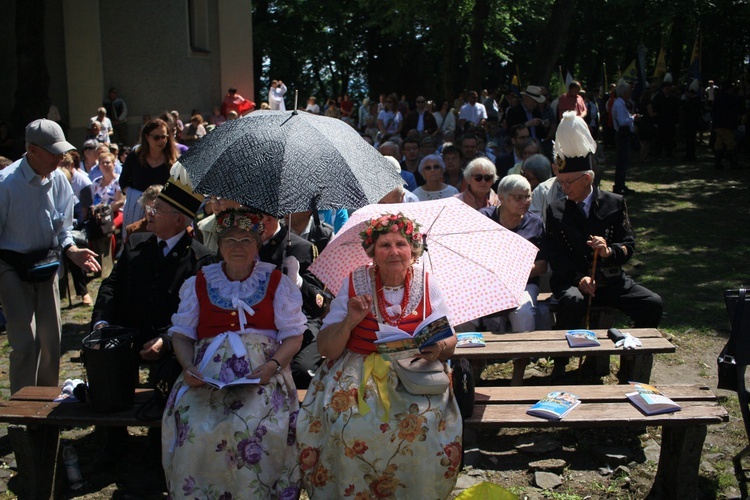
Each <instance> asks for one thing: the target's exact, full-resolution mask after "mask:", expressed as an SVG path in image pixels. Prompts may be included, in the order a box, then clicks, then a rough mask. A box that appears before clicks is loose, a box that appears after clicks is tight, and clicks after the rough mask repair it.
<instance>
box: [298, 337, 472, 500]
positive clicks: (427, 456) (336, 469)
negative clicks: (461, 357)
mask: <svg viewBox="0 0 750 500" xmlns="http://www.w3.org/2000/svg"><path fill="white" fill-rule="evenodd" d="M371 356H372V355H371ZM374 356H377V354H375V355H374ZM366 358H367V356H363V355H361V354H357V353H354V352H351V351H346V352H345V353H344V355H343V356H342V357H341V358H339V359H338V360H336V361H335V362H329V363H324V364H323V365H322V366H321V367H320V368H319V369H318V372H317V373H316V374H315V377H314V378H313V380H312V382H311V383H310V387H309V389H308V390H307V394H306V396H305V400H304V401H303V402H302V405H301V406H300V413H299V418H298V423H297V446H298V448H299V452H300V459H299V460H300V467H301V468H302V481H303V485H304V487H305V488H306V490H307V492H308V493H309V495H310V497H311V498H321V499H329V498H343V497H350V498H406V499H413V498H419V499H442V498H446V497H447V496H448V495H449V494H450V493H451V491H452V490H453V487H454V486H455V484H456V480H457V478H458V472H459V466H460V463H461V453H462V444H461V433H462V422H461V415H460V413H459V409H458V405H457V404H456V400H455V398H454V397H453V393H452V390H451V389H448V390H447V391H446V392H445V393H444V394H440V395H431V396H419V395H414V394H410V393H408V392H406V390H404V388H403V387H402V386H401V385H400V384H399V381H398V376H397V375H396V373H395V372H394V371H393V369H391V368H388V373H387V377H386V378H387V382H386V384H387V391H388V394H387V399H388V400H389V402H390V408H389V410H388V417H387V418H385V416H386V412H385V410H386V408H385V405H384V403H383V401H384V398H382V397H381V396H380V395H379V392H378V389H377V388H376V384H375V382H374V381H373V378H372V377H369V379H368V380H367V382H366V389H365V395H364V402H365V403H366V404H367V406H368V407H369V409H370V411H369V412H367V411H366V410H363V411H364V412H365V414H363V413H362V411H361V409H362V407H361V405H359V404H358V398H357V394H358V392H359V387H360V381H361V380H362V374H363V365H364V364H365V359H366ZM383 388H384V389H385V387H383Z"/></svg>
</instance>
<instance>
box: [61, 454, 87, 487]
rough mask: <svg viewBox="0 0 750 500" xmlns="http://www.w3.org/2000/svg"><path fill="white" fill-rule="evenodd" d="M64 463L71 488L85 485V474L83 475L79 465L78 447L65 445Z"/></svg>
mask: <svg viewBox="0 0 750 500" xmlns="http://www.w3.org/2000/svg"><path fill="white" fill-rule="evenodd" d="M62 456H63V463H64V464H65V472H66V473H67V475H68V481H69V482H70V489H72V490H77V489H79V488H80V487H81V486H83V476H81V468H80V466H79V465H78V454H77V453H76V449H75V448H73V446H71V445H69V444H68V445H65V447H63V451H62Z"/></svg>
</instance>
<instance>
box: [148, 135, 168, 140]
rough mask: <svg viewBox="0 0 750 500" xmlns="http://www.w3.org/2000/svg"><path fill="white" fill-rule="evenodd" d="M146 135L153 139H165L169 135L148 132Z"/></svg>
mask: <svg viewBox="0 0 750 500" xmlns="http://www.w3.org/2000/svg"><path fill="white" fill-rule="evenodd" d="M148 136H149V137H150V138H152V139H153V140H155V141H166V140H167V137H169V136H168V135H155V134H149V135H148Z"/></svg>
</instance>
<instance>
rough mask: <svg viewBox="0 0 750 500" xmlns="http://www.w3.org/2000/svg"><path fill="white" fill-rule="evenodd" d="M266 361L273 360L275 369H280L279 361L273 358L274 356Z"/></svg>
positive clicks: (278, 370)
mask: <svg viewBox="0 0 750 500" xmlns="http://www.w3.org/2000/svg"><path fill="white" fill-rule="evenodd" d="M268 361H273V362H274V363H276V371H277V372H280V371H281V363H279V361H278V360H277V359H275V358H271V359H269V360H268Z"/></svg>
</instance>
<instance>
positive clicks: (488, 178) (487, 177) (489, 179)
mask: <svg viewBox="0 0 750 500" xmlns="http://www.w3.org/2000/svg"><path fill="white" fill-rule="evenodd" d="M472 177H474V180H475V181H477V182H482V181H484V182H492V181H493V180H495V176H494V175H490V174H485V175H482V174H477V175H472Z"/></svg>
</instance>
